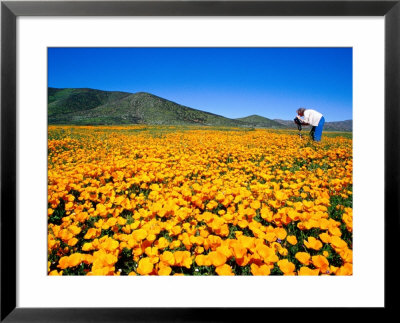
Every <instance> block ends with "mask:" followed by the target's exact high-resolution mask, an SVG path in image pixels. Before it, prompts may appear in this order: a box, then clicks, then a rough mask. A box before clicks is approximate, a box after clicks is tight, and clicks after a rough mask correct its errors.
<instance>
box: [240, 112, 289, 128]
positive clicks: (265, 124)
mask: <svg viewBox="0 0 400 323" xmlns="http://www.w3.org/2000/svg"><path fill="white" fill-rule="evenodd" d="M236 120H239V121H242V122H243V123H245V124H247V125H249V126H252V127H255V128H273V129H281V128H286V127H285V126H284V125H282V124H280V123H279V122H276V121H274V120H271V119H268V118H265V117H261V116H258V115H255V114H253V115H251V116H248V117H244V118H237V119H236Z"/></svg>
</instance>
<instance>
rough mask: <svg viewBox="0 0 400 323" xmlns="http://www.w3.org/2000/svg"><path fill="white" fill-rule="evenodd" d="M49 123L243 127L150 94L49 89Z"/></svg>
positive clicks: (239, 122)
mask: <svg viewBox="0 0 400 323" xmlns="http://www.w3.org/2000/svg"><path fill="white" fill-rule="evenodd" d="M48 121H49V124H73V125H89V124H90V125H112V124H160V125H161V124H165V125H214V126H231V127H243V126H245V124H244V123H243V122H241V121H239V120H234V119H229V118H225V117H223V116H220V115H216V114H213V113H209V112H204V111H200V110H196V109H192V108H189V107H186V106H183V105H180V104H177V103H175V102H172V101H169V100H166V99H163V98H160V97H158V96H155V95H152V94H150V93H145V92H139V93H133V94H132V93H124V92H107V91H98V90H88V89H52V88H49V116H48Z"/></svg>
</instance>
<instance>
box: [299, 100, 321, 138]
mask: <svg viewBox="0 0 400 323" xmlns="http://www.w3.org/2000/svg"><path fill="white" fill-rule="evenodd" d="M297 117H298V118H299V119H300V121H301V124H302V125H305V126H307V125H310V126H311V131H310V134H311V138H312V140H314V141H321V137H322V129H323V128H324V123H325V118H324V116H323V115H322V114H321V113H319V112H318V111H315V110H312V109H304V108H299V109H297ZM301 117H302V118H303V119H302V118H301Z"/></svg>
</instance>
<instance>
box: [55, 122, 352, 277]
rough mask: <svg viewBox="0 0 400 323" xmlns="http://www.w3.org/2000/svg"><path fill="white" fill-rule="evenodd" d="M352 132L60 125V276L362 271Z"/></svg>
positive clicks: (57, 189) (57, 258)
mask: <svg viewBox="0 0 400 323" xmlns="http://www.w3.org/2000/svg"><path fill="white" fill-rule="evenodd" d="M352 170H353V160H352V139H351V137H349V136H342V135H341V134H340V133H337V134H329V133H326V134H325V133H324V135H323V139H322V141H321V142H317V143H316V142H312V141H310V140H308V139H307V138H305V137H303V138H299V136H297V134H296V132H295V131H291V130H268V129H250V128H223V127H221V128H215V127H190V126H187V127H184V126H177V127H173V126H145V125H136V126H52V125H50V126H49V129H48V274H49V275H192V276H195V275H203V276H205V275H352V263H353V256H352V249H353V243H352V241H353V236H352V232H353V219H352V217H353V216H352Z"/></svg>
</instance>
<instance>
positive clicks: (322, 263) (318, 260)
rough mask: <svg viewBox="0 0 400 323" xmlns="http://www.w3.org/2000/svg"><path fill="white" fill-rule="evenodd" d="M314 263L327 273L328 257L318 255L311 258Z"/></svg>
mask: <svg viewBox="0 0 400 323" xmlns="http://www.w3.org/2000/svg"><path fill="white" fill-rule="evenodd" d="M311 261H312V263H313V265H314V266H315V267H317V268H319V269H320V270H321V272H322V273H326V271H327V270H328V268H329V262H328V259H326V258H325V257H324V256H321V255H317V256H313V257H312V258H311Z"/></svg>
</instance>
